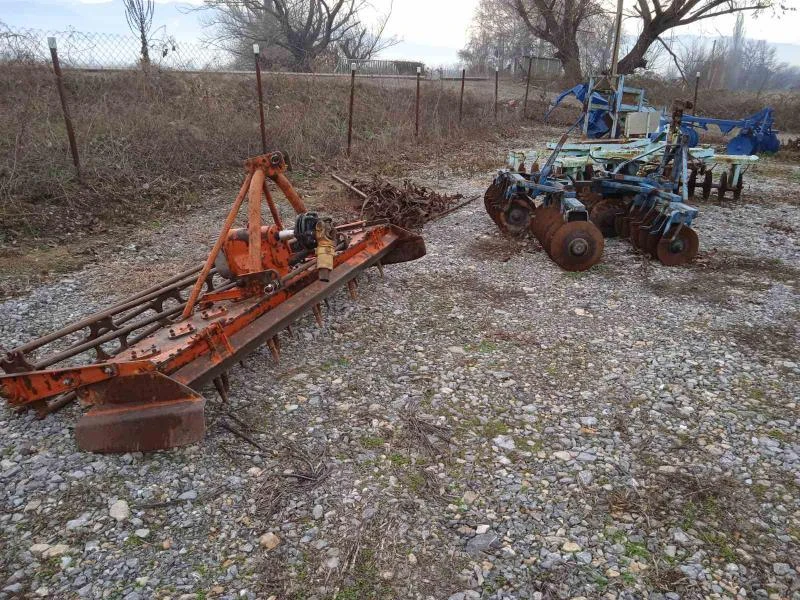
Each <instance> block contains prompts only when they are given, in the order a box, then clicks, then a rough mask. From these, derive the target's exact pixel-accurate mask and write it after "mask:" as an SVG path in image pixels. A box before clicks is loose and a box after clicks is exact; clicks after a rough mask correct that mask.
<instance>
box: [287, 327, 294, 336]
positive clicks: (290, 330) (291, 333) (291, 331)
mask: <svg viewBox="0 0 800 600" xmlns="http://www.w3.org/2000/svg"><path fill="white" fill-rule="evenodd" d="M286 333H288V334H289V337H291V338H293V337H294V331H293V330H292V326H291V325H287V326H286Z"/></svg>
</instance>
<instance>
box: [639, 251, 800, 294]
mask: <svg viewBox="0 0 800 600" xmlns="http://www.w3.org/2000/svg"><path fill="white" fill-rule="evenodd" d="M687 270H688V272H689V273H690V276H689V279H688V280H680V279H675V278H672V277H670V278H665V279H660V280H656V281H650V282H648V287H649V288H650V290H652V291H653V292H654V293H655V294H657V295H659V296H662V297H677V298H694V299H697V300H699V301H701V302H706V303H708V304H716V305H728V304H732V303H733V302H734V300H735V299H736V298H742V297H748V298H752V297H753V295H754V294H758V293H759V292H765V291H766V290H768V289H770V288H771V287H772V285H773V284H775V283H782V284H785V285H788V286H790V287H791V288H792V289H793V290H794V291H795V292H800V270H798V269H796V268H794V267H792V266H790V265H788V264H786V263H785V262H783V261H781V260H778V259H768V258H762V257H756V256H750V255H745V254H736V253H729V252H714V253H709V254H706V255H704V256H701V257H700V258H699V259H698V261H697V262H696V263H695V264H693V265H690V266H689V267H687Z"/></svg>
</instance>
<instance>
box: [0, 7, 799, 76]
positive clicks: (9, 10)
mask: <svg viewBox="0 0 800 600" xmlns="http://www.w3.org/2000/svg"><path fill="white" fill-rule="evenodd" d="M156 1H157V2H158V3H159V5H160V6H158V7H157V8H156V23H157V25H159V26H161V25H164V26H165V27H166V29H167V32H168V33H170V34H172V35H174V36H175V37H176V38H178V39H184V40H186V39H193V38H197V37H199V36H200V35H202V27H201V25H200V23H199V17H198V15H197V14H196V13H189V14H184V13H183V12H181V11H180V10H179V7H180V6H181V5H183V6H186V5H188V4H195V5H196V4H201V3H202V1H201V0H189V1H188V2H187V0H183V1H181V2H175V1H174V0H156ZM606 1H608V2H612V4H613V0H606ZM783 1H784V4H789V5H793V6H798V5H800V0H783ZM372 2H373V5H374V8H375V11H376V13H383V12H385V11H386V10H387V9H388V8H389V6H393V8H392V17H391V20H390V21H389V25H388V27H387V30H388V33H389V34H392V35H396V36H398V37H399V38H401V39H402V40H403V43H402V44H401V45H399V46H398V47H396V48H393V49H391V50H388V51H387V52H386V58H417V59H421V60H425V61H426V62H427V63H428V64H447V63H454V62H456V60H457V56H456V52H457V51H458V49H460V48H462V47H463V46H464V43H465V41H466V39H467V34H468V29H469V25H470V22H471V19H472V14H473V11H474V9H475V6H476V5H477V4H478V0H394V2H392V1H391V0H372ZM633 2H634V0H625V5H626V7H632V6H633ZM121 10H122V8H121V0H0V21H4V22H6V23H8V24H10V25H14V26H18V27H30V28H38V29H50V30H54V29H61V30H63V29H68V28H70V27H72V28H75V29H77V30H81V31H84V30H89V31H97V32H109V33H125V32H126V25H125V20H124V18H123V16H122V12H121ZM733 21H734V18H733V17H720V18H718V19H715V20H713V21H712V22H707V23H703V24H702V25H700V24H696V25H693V26H690V27H687V28H683V29H682V30H680V31H676V33H677V34H682V35H687V34H689V35H691V34H694V35H707V36H712V37H716V36H719V35H730V33H731V30H732V28H733ZM745 23H746V24H745V28H746V32H747V36H748V37H750V38H755V39H766V40H768V41H770V42H773V43H784V44H800V11H798V12H793V13H786V14H784V15H782V16H775V15H772V14H769V15H766V14H765V15H762V16H761V17H758V18H754V17H748V18H747V20H746V22H745ZM626 30H627V31H628V33H630V34H634V33H635V21H634V20H633V19H629V20H628V22H627V23H626ZM793 62H794V61H793Z"/></svg>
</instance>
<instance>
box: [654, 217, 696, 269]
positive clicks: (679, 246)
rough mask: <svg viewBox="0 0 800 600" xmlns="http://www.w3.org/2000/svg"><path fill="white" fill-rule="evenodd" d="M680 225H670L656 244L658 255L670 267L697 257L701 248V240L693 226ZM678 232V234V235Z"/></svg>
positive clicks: (683, 263) (662, 262)
mask: <svg viewBox="0 0 800 600" xmlns="http://www.w3.org/2000/svg"><path fill="white" fill-rule="evenodd" d="M678 227H679V226H678V225H673V226H672V227H670V229H669V231H667V232H666V233H665V234H664V235H663V236H661V239H660V240H659V241H658V244H657V246H656V255H657V257H658V260H660V261H661V264H664V265H666V266H668V267H677V266H679V265H685V264H686V263H688V262H691V261H692V260H694V259H695V258H696V257H697V251H698V250H699V248H700V240H699V239H698V238H697V233H696V232H695V231H694V229H692V228H691V227H681V228H680V231H678ZM676 232H677V235H676Z"/></svg>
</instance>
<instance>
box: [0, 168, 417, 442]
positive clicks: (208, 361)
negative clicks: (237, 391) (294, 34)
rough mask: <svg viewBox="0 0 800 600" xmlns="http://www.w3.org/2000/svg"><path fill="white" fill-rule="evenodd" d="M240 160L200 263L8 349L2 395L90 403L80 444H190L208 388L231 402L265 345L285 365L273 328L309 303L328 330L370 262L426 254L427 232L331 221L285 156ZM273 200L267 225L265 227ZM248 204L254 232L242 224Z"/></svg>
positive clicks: (45, 408)
mask: <svg viewBox="0 0 800 600" xmlns="http://www.w3.org/2000/svg"><path fill="white" fill-rule="evenodd" d="M245 169H246V177H245V181H244V183H243V184H242V187H241V189H240V190H239V194H238V195H237V197H236V200H235V201H234V203H233V206H232V208H231V210H230V212H229V214H228V217H227V219H226V220H225V223H224V225H223V227H222V231H221V232H220V235H219V237H218V239H217V241H216V243H215V244H214V247H213V248H212V250H211V252H210V253H209V255H208V257H207V259H206V261H205V263H204V264H203V265H198V266H197V267H195V268H193V269H189V270H187V271H185V272H183V273H180V274H178V275H176V276H175V277H172V278H170V279H168V280H166V281H164V282H162V283H160V284H158V285H155V286H153V287H151V288H148V289H146V290H143V291H141V292H139V293H138V294H135V295H133V296H131V297H130V298H127V299H126V300H123V301H121V302H119V303H117V304H115V305H114V306H112V307H110V308H108V309H106V310H104V311H101V312H99V313H96V314H94V315H91V316H89V317H87V318H85V319H82V320H81V321H79V322H77V323H74V324H72V325H69V326H67V327H64V328H62V329H60V330H58V331H56V332H54V333H52V334H49V335H46V336H44V337H41V338H39V339H36V340H33V341H31V342H29V343H27V344H24V345H23V346H20V347H18V348H16V349H14V350H12V351H10V352H8V353H6V355H5V356H4V357H3V358H1V359H0V367H2V368H3V370H4V371H5V372H6V373H8V374H7V375H3V376H0V396H3V397H4V398H6V399H7V401H8V403H9V404H10V405H11V406H14V407H18V408H34V409H35V410H36V411H37V412H38V414H39V415H40V416H44V415H47V414H49V413H51V412H54V411H55V410H57V409H59V408H61V407H63V406H65V405H66V404H68V403H69V402H71V401H73V400H74V399H76V398H78V399H79V400H80V401H81V403H82V404H83V405H85V406H88V407H89V410H88V411H87V412H86V413H85V414H84V415H83V416H82V417H81V419H80V421H79V422H78V423H77V425H76V427H75V436H76V439H77V442H78V445H79V446H80V447H81V448H82V449H84V450H88V451H92V452H134V451H148V450H159V449H165V448H172V447H175V446H181V445H184V444H190V443H193V442H196V441H198V440H200V439H202V437H203V435H204V432H205V418H204V405H205V400H204V398H203V397H202V396H200V395H199V394H198V390H201V389H202V387H203V386H204V385H205V384H207V383H209V382H213V383H214V385H215V386H216V389H217V391H218V392H219V394H220V396H221V397H222V399H223V400H226V399H227V393H228V389H229V381H228V371H229V369H230V368H231V367H232V366H233V365H234V364H235V363H237V362H239V361H240V360H242V358H243V357H244V356H246V355H247V354H248V353H250V352H252V351H253V350H255V349H256V348H258V347H259V346H261V345H262V344H264V343H266V344H268V346H269V348H270V351H271V352H272V355H273V357H274V358H275V360H278V358H279V356H280V343H279V338H278V334H279V333H280V332H281V331H283V330H285V329H289V330H290V326H291V324H292V323H293V322H294V321H296V320H297V319H298V318H300V317H301V316H302V315H304V314H306V313H308V312H311V313H313V314H314V317H315V318H316V320H317V323H318V324H320V325H321V324H322V310H321V303H322V302H323V301H324V300H325V298H327V297H328V296H330V295H331V294H333V293H334V292H335V291H336V290H338V289H339V288H342V287H345V286H347V287H348V289H349V291H350V294H351V296H353V297H355V295H356V289H357V288H356V277H357V276H358V274H359V273H360V272H361V271H363V270H364V269H366V268H368V267H372V266H375V267H377V268H378V269H379V270H380V271H381V273H382V272H383V265H387V264H393V263H400V262H406V261H410V260H414V259H417V258H420V257H422V256H424V255H425V243H424V241H423V240H422V238H421V237H420V236H418V235H416V234H413V233H411V232H409V231H406V230H404V229H401V228H399V227H396V226H393V225H390V224H389V223H387V222H383V221H378V222H364V221H360V222H356V223H350V224H346V225H339V226H336V225H334V224H333V222H332V221H331V219H329V218H324V217H322V216H320V215H318V214H317V213H314V212H308V211H307V210H306V208H305V205H304V203H303V200H302V199H301V198H300V196H299V195H298V194H297V192H296V191H295V190H294V188H293V187H292V185H291V183H290V182H289V180H288V179H287V178H286V176H285V174H284V173H285V171H286V170H287V165H286V158H285V156H284V155H283V154H282V153H280V152H273V153H272V154H265V155H263V156H258V157H255V158H252V159H250V160H248V161H247V162H246V163H245ZM267 180H272V182H274V183H275V184H276V185H277V187H278V188H280V190H281V191H282V192H283V194H284V195H285V196H286V198H287V199H288V201H289V202H290V203H291V205H292V207H293V209H294V211H295V213H296V218H295V222H294V223H293V224H292V227H285V226H284V224H283V223H282V222H281V217H280V214H279V212H278V209H277V206H276V204H275V202H274V200H273V198H272V195H271V193H270V189H269V187H268V185H267ZM264 199H266V204H267V207H268V209H269V211H270V213H271V216H272V224H271V225H264V224H262V201H263V200H264ZM245 200H246V201H247V217H248V218H247V227H246V228H242V229H236V228H233V224H234V221H235V219H236V217H237V215H238V213H239V212H240V209H241V207H242V204H244V203H245ZM290 331H291V330H290ZM81 363H83V364H81ZM87 363H88V364H87Z"/></svg>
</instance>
